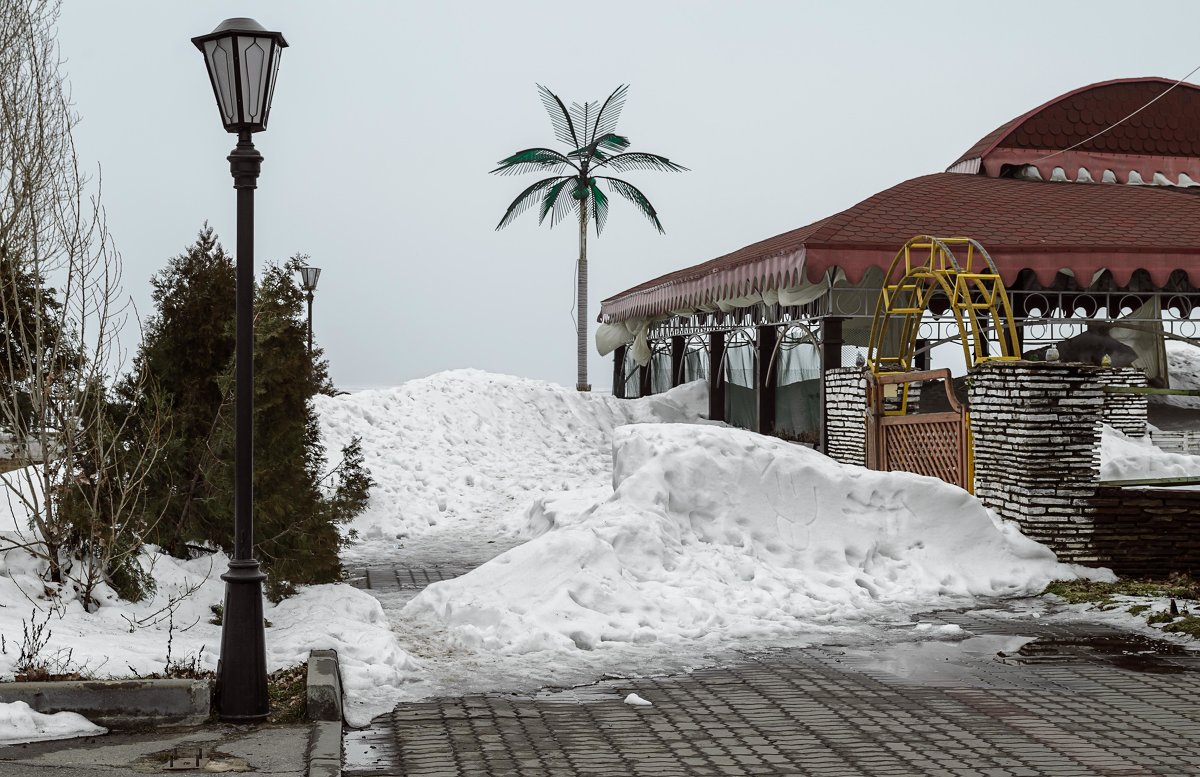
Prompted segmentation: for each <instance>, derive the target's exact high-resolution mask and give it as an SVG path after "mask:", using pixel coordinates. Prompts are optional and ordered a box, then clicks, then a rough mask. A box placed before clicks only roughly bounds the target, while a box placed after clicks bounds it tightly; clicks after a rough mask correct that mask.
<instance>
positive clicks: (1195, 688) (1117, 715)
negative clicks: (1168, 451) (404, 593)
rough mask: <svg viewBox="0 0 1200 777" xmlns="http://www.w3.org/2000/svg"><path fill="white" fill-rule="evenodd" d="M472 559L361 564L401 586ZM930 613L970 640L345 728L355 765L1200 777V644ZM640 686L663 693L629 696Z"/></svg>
mask: <svg viewBox="0 0 1200 777" xmlns="http://www.w3.org/2000/svg"><path fill="white" fill-rule="evenodd" d="M468 568H469V566H466V565H463V564H462V563H461V562H460V563H457V564H456V563H454V562H451V561H446V562H444V563H440V564H431V565H430V566H429V567H428V568H422V569H420V570H416V569H414V570H410V571H409V574H408V576H407V577H406V576H405V574H401V573H397V572H396V570H395V569H394V568H389V567H387V566H381V567H380V568H378V569H375V568H372V569H371V570H370V571H369V573H368V572H365V571H364V570H362V569H360V570H358V574H357V577H358V578H359V580H360V582H359V585H363V587H366V586H365V585H364V583H366V582H367V581H372V582H376V583H378V584H380V585H384V586H385V587H386V588H387V589H390V590H392V591H397V590H404V589H405V587H406V586H408V585H410V584H411V585H415V582H410V581H415V580H419V579H420V576H421V575H428V576H429V577H431V578H432V577H434V576H436V575H442V576H443V577H445V576H453V575H454V574H461V573H462V572H465V571H466V570H467V569H468ZM389 569H390V570H391V571H390V572H389ZM351 573H352V574H355V571H354V570H351ZM438 579H442V578H438ZM380 581H383V582H380ZM392 581H394V582H392ZM920 620H921V621H922V622H925V623H932V624H935V625H937V624H942V625H956V626H959V627H961V628H962V629H963V630H965V631H967V632H969V633H970V634H972V635H974V636H971V637H969V638H967V639H965V640H961V641H956V642H944V641H908V642H905V641H901V642H898V643H894V642H889V643H887V644H881V645H879V646H877V647H870V646H865V647H864V646H854V647H848V646H836V645H824V646H819V647H806V648H789V649H778V650H769V651H765V652H758V653H754V654H749V653H747V654H743V655H742V656H741V657H740V658H738V659H737V660H736V661H731V662H730V665H728V666H724V667H720V668H712V669H705V670H702V671H695V672H690V673H687V674H683V675H678V676H670V677H655V678H641V679H628V680H610V681H605V682H602V683H597V684H594V685H589V686H584V687H580V688H574V689H569V690H551V691H544V692H541V693H538V694H533V695H504V694H494V695H493V694H476V695H468V696H462V697H457V698H445V699H435V700H430V701H425V702H420V703H412V704H401V705H399V706H398V707H396V709H395V710H394V711H393V712H392V713H391V714H389V715H384V716H381V717H380V718H377V719H376V720H375V721H374V722H373V724H372V725H371V726H370V727H368V728H366V729H361V730H358V731H350V732H348V733H347V735H346V737H345V739H344V749H345V767H344V768H345V771H344V774H346V775H348V776H350V777H367V776H368V775H369V776H371V777H391V776H392V775H395V776H397V777H398V776H399V775H404V777H434V776H435V775H436V776H437V777H450V776H453V775H458V776H461V777H466V776H467V775H519V776H521V777H526V776H528V777H534V776H535V775H539V776H546V777H551V776H553V777H567V776H569V775H596V776H597V777H598V776H600V775H604V776H605V777H617V776H620V775H652V776H653V777H673V776H675V775H680V776H685V775H686V776H690V775H830V776H833V775H880V776H882V775H894V776H896V777H900V776H905V775H963V776H964V777H965V776H967V775H983V776H985V777H1008V776H1012V777H1017V776H1018V775H1062V776H1064V777H1066V776H1067V775H1076V776H1078V777H1085V776H1086V777H1090V776H1092V775H1103V776H1107V775H1123V776H1126V775H1128V776H1133V775H1171V776H1172V777H1183V776H1185V775H1200V654H1196V653H1189V652H1188V651H1184V650H1180V649H1179V648H1178V647H1177V646H1175V645H1172V644H1169V643H1161V642H1157V641H1154V640H1149V639H1147V638H1145V637H1142V636H1138V635H1131V634H1128V633H1125V632H1122V631H1119V630H1117V629H1115V628H1113V627H1111V626H1107V625H1104V624H1100V623H1095V624H1092V623H1081V622H1078V621H1076V622H1048V621H1045V620H1038V619H1035V618H1014V617H1011V614H1005V613H995V612H991V613H989V612H979V611H965V612H964V611H953V612H937V613H928V614H925V615H922V616H921V618H920ZM629 693H636V694H638V695H639V696H641V697H642V698H644V699H646V700H648V701H649V702H650V705H649V706H633V705H630V704H626V703H624V698H625V697H626V696H627V695H628V694H629Z"/></svg>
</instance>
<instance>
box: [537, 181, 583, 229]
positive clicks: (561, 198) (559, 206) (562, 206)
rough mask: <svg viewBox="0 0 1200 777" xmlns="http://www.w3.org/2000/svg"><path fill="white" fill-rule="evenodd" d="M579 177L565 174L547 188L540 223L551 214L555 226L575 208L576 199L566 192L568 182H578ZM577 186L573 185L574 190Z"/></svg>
mask: <svg viewBox="0 0 1200 777" xmlns="http://www.w3.org/2000/svg"><path fill="white" fill-rule="evenodd" d="M578 181H579V179H578V178H577V177H575V176H564V177H563V178H562V180H560V181H559V182H558V183H556V184H554V185H553V186H551V187H550V188H549V189H547V190H546V194H545V195H544V196H543V197H542V207H541V212H540V213H539V214H538V223H539V224H541V223H542V222H543V221H545V220H546V216H547V215H549V216H550V226H552V227H553V226H554V225H555V224H557V223H558V222H559V221H561V220H562V219H563V218H564V217H565V216H566V215H567V214H568V213H570V212H571V211H572V210H574V209H575V201H574V200H573V199H572V197H571V195H570V194H569V193H566V191H565V190H566V188H567V185H568V184H575V185H577V184H578ZM574 189H575V186H574V185H572V186H571V190H572V192H573V191H574Z"/></svg>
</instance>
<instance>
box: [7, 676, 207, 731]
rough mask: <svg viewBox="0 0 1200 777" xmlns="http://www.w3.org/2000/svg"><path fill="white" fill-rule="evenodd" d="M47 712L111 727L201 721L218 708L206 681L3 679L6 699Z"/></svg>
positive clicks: (196, 722) (180, 723)
mask: <svg viewBox="0 0 1200 777" xmlns="http://www.w3.org/2000/svg"><path fill="white" fill-rule="evenodd" d="M14 701H23V702H25V703H26V704H28V705H29V706H30V707H32V708H33V709H34V710H36V711H38V712H43V713H53V712H61V711H63V710H69V711H71V712H78V713H79V714H81V715H83V716H84V717H86V718H87V719H88V720H90V721H92V722H94V723H97V724H99V725H101V726H107V727H108V728H116V729H122V728H135V727H141V726H160V725H181V726H198V725H200V724H202V723H204V722H205V721H206V720H208V718H209V715H210V714H211V713H212V706H211V703H212V690H211V687H210V685H209V683H208V682H207V681H205V680H70V681H64V682H44V683H0V702H14Z"/></svg>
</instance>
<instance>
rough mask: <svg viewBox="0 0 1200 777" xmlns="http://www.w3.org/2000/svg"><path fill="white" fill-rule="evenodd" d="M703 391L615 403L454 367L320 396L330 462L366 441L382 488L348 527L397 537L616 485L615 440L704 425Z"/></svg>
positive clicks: (691, 388) (375, 536)
mask: <svg viewBox="0 0 1200 777" xmlns="http://www.w3.org/2000/svg"><path fill="white" fill-rule="evenodd" d="M707 391H708V389H707V386H706V385H705V384H704V383H703V382H696V383H691V384H687V385H685V386H680V387H678V388H676V389H673V390H671V391H668V392H666V393H665V394H659V395H656V396H653V397H646V398H644V399H636V400H619V399H615V398H614V397H611V396H608V395H604V394H589V393H580V392H577V391H574V390H569V389H566V388H563V387H562V386H558V385H555V384H552V383H545V382H542V381H536V380H528V379H525V378H516V377H511V376H507V375H495V374H491V373H487V372H482V371H480V370H452V371H449V372H441V373H438V374H436V375H433V376H430V377H428V378H423V379H420V380H412V381H409V382H407V383H405V384H404V385H402V386H398V387H396V388H392V389H381V390H375V391H363V392H360V393H357V394H352V395H343V396H339V397H316V408H317V413H318V415H319V417H320V419H321V431H322V437H323V440H324V442H325V445H326V446H327V448H328V453H329V457H330V459H331V460H333V461H336V457H337V455H338V452H339V451H340V449H341V448H342V446H344V445H346V444H347V443H348V442H350V440H351V438H352V437H354V436H359V437H361V438H362V444H363V454H364V457H365V459H366V465H367V467H368V468H369V469H370V470H371V474H372V477H373V478H374V479H375V481H376V486H375V487H374V488H373V489H372V490H371V501H370V505H369V506H368V508H367V510H366V511H365V512H364V513H363V514H361V515H360V516H358V517H357V518H356V519H355V520H354V522H353V523H352V525H351V528H352V529H354V530H355V531H356V532H357V534H358V536H359V538H360V539H363V540H392V539H395V538H399V537H404V536H407V535H409V534H412V533H416V532H422V531H425V530H427V529H428V528H429V527H431V526H435V525H438V524H443V525H444V524H446V523H450V522H454V521H459V520H462V519H470V520H472V521H478V520H480V519H481V518H503V517H504V516H505V515H507V514H509V513H511V512H513V511H514V510H515V511H517V512H520V511H523V510H524V509H525V508H526V507H527V506H528V504H529V502H531V501H532V500H533V499H535V498H537V497H539V496H541V495H542V494H545V493H547V492H554V491H570V490H573V489H577V488H580V487H591V486H595V485H596V484H597V483H598V482H599V483H603V482H605V481H607V479H608V473H609V472H610V467H611V460H610V450H611V441H612V432H613V429H615V428H616V427H618V426H622V425H624V424H630V423H642V422H667V423H671V422H698V421H700V420H701V416H702V415H703V414H705V413H707V409H708V406H707Z"/></svg>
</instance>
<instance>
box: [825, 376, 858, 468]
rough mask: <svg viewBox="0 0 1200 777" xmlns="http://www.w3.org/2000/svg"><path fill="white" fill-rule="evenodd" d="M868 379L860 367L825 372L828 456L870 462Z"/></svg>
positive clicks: (836, 459)
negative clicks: (868, 446) (868, 442)
mask: <svg viewBox="0 0 1200 777" xmlns="http://www.w3.org/2000/svg"><path fill="white" fill-rule="evenodd" d="M866 413H867V379H866V377H865V376H864V374H863V371H862V370H861V369H859V368H858V367H839V368H837V369H833V370H827V371H826V372H825V455H826V456H828V457H829V458H831V459H834V460H835V461H840V462H841V463H843V464H858V465H859V466H862V465H863V464H865V463H866V461H867V418H866Z"/></svg>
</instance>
